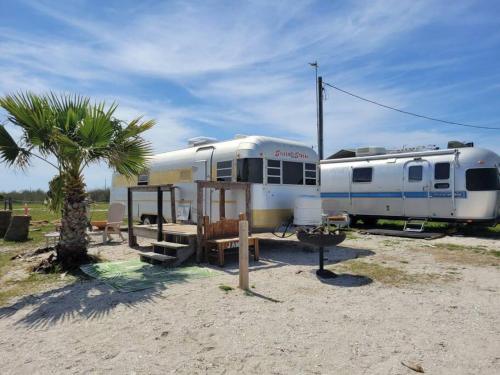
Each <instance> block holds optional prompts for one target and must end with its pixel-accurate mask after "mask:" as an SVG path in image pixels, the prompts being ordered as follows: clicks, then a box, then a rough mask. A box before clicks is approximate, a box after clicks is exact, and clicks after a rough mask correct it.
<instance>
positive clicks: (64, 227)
mask: <svg viewBox="0 0 500 375" xmlns="http://www.w3.org/2000/svg"><path fill="white" fill-rule="evenodd" d="M85 198H86V194H85V184H84V182H83V177H82V176H81V175H80V174H79V173H73V174H66V175H65V176H64V201H63V209H62V220H61V237H60V240H59V244H58V246H57V260H58V261H59V263H60V264H61V266H62V267H63V268H65V269H71V268H75V267H77V266H78V265H80V264H82V263H84V262H85V261H86V260H87V259H88V258H87V245H88V240H87V237H86V233H85V231H86V229H87V225H88V219H87V206H86V205H87V203H86V201H85Z"/></svg>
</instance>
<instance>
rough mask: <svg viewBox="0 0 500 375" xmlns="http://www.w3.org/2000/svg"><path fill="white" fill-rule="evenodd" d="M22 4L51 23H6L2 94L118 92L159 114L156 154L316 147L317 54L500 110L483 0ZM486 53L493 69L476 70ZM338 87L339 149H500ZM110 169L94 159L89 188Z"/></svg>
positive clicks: (454, 101)
mask: <svg viewBox="0 0 500 375" xmlns="http://www.w3.org/2000/svg"><path fill="white" fill-rule="evenodd" d="M24 4H25V5H27V6H28V8H27V9H30V10H31V12H32V13H31V14H30V17H33V19H36V20H37V21H39V23H43V24H44V25H50V27H48V26H46V27H45V28H44V27H43V25H42V26H40V27H39V29H37V31H34V30H33V29H30V28H18V27H16V26H15V20H14V21H13V23H12V24H9V23H5V24H4V25H3V26H2V27H0V68H1V69H2V73H1V74H0V94H1V93H6V92H11V91H16V90H26V89H31V90H34V91H38V92H40V91H47V90H55V91H59V90H61V91H75V92H79V93H83V94H87V95H91V96H92V97H95V98H96V99H98V100H101V99H106V100H107V101H108V102H111V101H114V100H117V101H118V102H119V103H120V104H121V106H120V112H119V115H120V116H122V117H124V118H131V117H135V116H137V115H145V116H146V117H154V118H156V119H157V120H158V126H157V127H156V128H155V129H154V130H152V131H151V133H150V134H149V135H148V137H149V139H150V140H151V141H152V142H153V144H154V147H155V151H158V152H160V151H166V150H169V149H173V148H179V147H182V146H183V145H184V144H185V141H186V138H189V137H191V136H195V135H201V134H205V135H211V136H215V137H218V138H226V137H230V136H232V135H233V134H235V133H244V134H252V133H253V134H256V133H257V134H269V135H273V136H283V137H286V138H293V139H297V140H302V141H304V142H305V143H307V144H314V143H315V126H316V108H315V82H314V72H313V71H312V70H311V68H310V67H309V66H308V64H307V63H308V62H310V61H313V60H315V59H318V60H319V62H320V71H321V74H323V75H324V77H325V80H327V81H330V82H334V83H337V84H338V85H339V86H341V87H345V88H347V89H349V90H352V91H354V92H357V93H359V94H361V95H363V96H366V97H369V98H373V99H376V100H379V101H381V102H385V103H388V104H390V105H393V106H396V107H401V108H405V109H409V110H413V111H417V112H419V111H420V112H423V113H427V114H430V115H434V116H437V117H448V118H452V119H455V120H463V121H470V122H488V123H492V122H494V121H495V120H496V119H498V110H497V109H494V108H499V107H500V106H499V105H498V104H500V103H497V101H495V99H491V96H492V95H493V93H496V92H497V91H498V89H497V88H496V81H497V80H498V78H499V77H500V72H499V71H498V68H497V67H496V65H494V64H493V63H489V62H488V61H490V60H491V59H492V58H496V60H497V59H498V58H499V57H500V56H498V52H495V51H498V50H499V48H498V47H499V46H500V40H499V39H498V38H497V37H495V35H494V34H495V33H493V32H491V30H495V28H496V27H498V26H500V22H499V21H498V19H499V17H496V16H495V11H492V10H491V9H487V10H486V9H485V8H482V7H480V6H479V5H478V4H477V3H474V2H469V1H461V2H458V3H454V5H453V6H449V4H447V3H445V2H442V3H440V2H435V1H419V2H414V1H386V0H384V1H382V0H378V1H371V2H343V3H334V2H320V1H312V0H311V1H297V2H289V1H273V2H268V1H257V0H256V1H251V2H230V1H228V2H224V1H223V2H220V1H207V2H198V3H196V4H195V3H189V2H184V1H172V2H167V3H165V2H154V1H152V2H123V1H117V2H113V1H111V2H105V3H103V4H100V5H99V7H98V8H99V9H98V10H97V7H95V6H94V5H93V4H92V2H90V3H88V2H76V3H71V4H70V3H61V2H58V3H57V6H56V4H55V3H53V2H51V1H27V2H26V3H24ZM23 14H24V13H23ZM496 14H497V15H498V12H496ZM42 21H43V22H42ZM471 28H473V29H474V30H475V34H472V33H470V32H468V30H470V29H471ZM476 34H477V35H476ZM458 36H459V37H458ZM475 64H480V65H481V67H482V69H476V70H475V71H473V70H471V69H470V68H469V67H470V66H472V65H475ZM327 96H328V100H327V101H326V103H325V135H326V149H327V151H328V152H330V151H331V152H333V151H335V150H336V149H338V148H341V147H352V146H356V145H366V144H381V145H388V146H394V147H396V146H400V145H403V144H428V143H440V144H443V143H445V142H446V141H447V140H449V139H450V138H458V139H472V140H476V142H481V143H482V144H483V145H484V146H487V147H492V148H498V145H497V143H498V142H497V141H495V139H494V137H491V133H485V132H480V131H478V132H471V131H469V130H466V129H459V128H446V127H443V126H440V125H438V124H433V123H425V122H422V121H418V120H415V119H413V118H408V117H404V116H402V115H399V114H395V113H391V112H388V111H387V110H383V109H380V108H377V107H373V106H371V105H369V104H367V103H363V102H358V101H356V100H355V99H353V98H350V97H346V96H343V95H341V94H339V93H336V92H334V91H332V90H327ZM479 102H480V103H481V108H480V109H478V107H479V105H478V104H477V103H479ZM487 106H489V107H488V108H487ZM490 107H491V108H493V109H490ZM0 168H3V167H0ZM98 171H100V172H98ZM107 173H109V172H108V171H107V170H105V169H103V168H101V169H99V170H97V169H95V170H92V173H89V174H88V179H87V180H88V183H89V185H97V184H99V183H100V182H99V181H102V178H103V174H107ZM40 181H41V180H40ZM12 186H19V185H18V184H17V182H16V183H15V184H12ZM40 186H42V183H40Z"/></svg>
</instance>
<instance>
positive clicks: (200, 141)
mask: <svg viewBox="0 0 500 375" xmlns="http://www.w3.org/2000/svg"><path fill="white" fill-rule="evenodd" d="M214 142H217V139H216V138H212V137H194V138H190V139H188V145H189V147H196V146H202V145H206V144H209V143H214Z"/></svg>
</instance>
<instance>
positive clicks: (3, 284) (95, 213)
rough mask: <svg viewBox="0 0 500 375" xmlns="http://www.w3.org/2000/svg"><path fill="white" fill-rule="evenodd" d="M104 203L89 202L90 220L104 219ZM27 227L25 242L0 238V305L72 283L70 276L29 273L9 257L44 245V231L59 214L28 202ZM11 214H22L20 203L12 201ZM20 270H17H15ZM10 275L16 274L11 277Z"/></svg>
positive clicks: (51, 229) (48, 229)
mask: <svg viewBox="0 0 500 375" xmlns="http://www.w3.org/2000/svg"><path fill="white" fill-rule="evenodd" d="M108 206H109V204H108V203H96V204H92V206H91V208H90V218H91V220H105V219H106V216H107V213H108ZM29 208H30V215H31V226H30V232H29V239H28V241H24V242H9V241H4V240H3V239H0V306H3V305H5V304H6V303H8V302H9V301H10V300H11V299H12V298H14V297H19V296H24V295H28V294H33V293H36V292H39V291H42V290H44V289H45V288H48V287H52V286H53V285H59V284H65V283H70V282H74V281H75V280H76V279H77V278H76V277H75V276H74V275H69V274H68V275H65V277H64V279H62V278H61V277H62V275H61V274H59V273H57V272H55V273H52V274H38V273H32V272H30V270H29V269H27V268H26V266H24V265H23V263H22V262H19V261H15V260H13V259H12V258H13V257H14V256H16V255H18V254H21V253H24V252H26V251H30V250H34V249H36V248H39V247H41V246H45V238H44V234H45V233H48V232H53V231H54V230H55V225H54V222H55V221H57V220H60V218H61V214H60V213H57V212H52V211H50V210H48V209H47V208H46V207H45V206H44V205H43V204H40V203H39V204H30V205H29ZM13 209H14V215H24V205H22V204H15V205H14V207H13ZM19 271H21V273H20V272H19ZM20 274H21V275H23V276H22V277H21V276H20ZM11 275H17V276H16V277H15V279H11V278H10V277H11Z"/></svg>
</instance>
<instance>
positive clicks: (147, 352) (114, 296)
mask: <svg viewBox="0 0 500 375" xmlns="http://www.w3.org/2000/svg"><path fill="white" fill-rule="evenodd" d="M355 237H356V238H354V239H350V240H347V241H345V243H344V244H342V247H340V248H339V249H337V250H336V251H331V252H330V254H329V257H330V261H329V263H330V265H329V268H331V269H333V270H335V271H336V272H337V273H339V274H340V276H339V277H337V278H336V279H332V280H330V281H329V282H322V281H320V280H318V279H317V278H316V276H315V274H314V269H315V266H316V262H317V253H314V252H311V251H305V250H304V249H302V247H301V246H291V245H286V246H279V247H276V246H274V247H269V246H268V245H264V246H263V247H262V251H261V256H262V260H261V262H259V264H257V265H255V264H254V265H253V267H252V273H251V275H250V283H251V285H253V286H254V288H252V293H251V294H248V293H244V292H242V291H239V290H233V291H229V292H224V291H222V290H221V289H220V288H219V286H220V285H229V286H233V287H236V285H237V274H236V269H235V266H236V263H235V262H232V263H230V264H229V265H228V266H227V267H226V268H225V269H224V271H225V272H224V274H222V275H221V276H217V277H214V278H208V279H201V280H194V281H190V282H187V283H183V284H176V285H171V286H168V288H158V289H155V290H153V289H150V290H146V291H142V292H135V293H127V294H121V293H117V292H115V291H113V290H112V289H110V288H109V287H107V286H106V285H104V284H102V283H100V282H98V281H95V280H90V281H84V282H77V283H76V284H72V285H69V286H63V287H61V288H59V289H55V290H51V291H49V292H45V293H43V294H41V295H37V296H32V297H27V298H23V299H21V300H20V301H18V302H17V303H14V304H12V305H10V306H8V307H5V308H1V309H0V332H1V333H2V334H1V335H0V364H1V368H2V370H1V372H2V373H3V374H25V373H108V372H111V373H117V374H122V373H140V374H142V373H154V374H161V373H181V374H206V373H208V374H236V373H248V374H251V373H255V374H299V373H300V374H332V373H335V374H414V373H415V372H413V371H412V370H410V369H408V368H407V367H404V366H403V365H402V364H401V362H402V361H404V362H405V363H418V364H420V365H421V366H422V367H423V368H424V370H425V372H426V373H429V374H497V373H498V371H499V369H500V349H499V348H500V324H499V323H500V318H499V311H500V298H499V287H500V267H499V264H500V258H498V257H496V256H494V255H491V253H489V252H488V251H490V250H500V249H498V241H489V240H476V239H471V238H444V239H440V240H437V241H432V242H429V241H416V240H406V239H393V238H387V237H375V236H361V235H357V236H355ZM450 243H453V244H455V245H457V246H458V248H456V247H455V248H453V250H448V249H447V247H446V246H448V244H450ZM439 244H444V245H439ZM429 245H432V246H429ZM460 246H462V247H464V248H460ZM478 246H482V247H479V248H478ZM466 248H467V249H466ZM92 251H96V252H100V254H101V255H102V256H103V257H105V258H107V259H127V258H130V257H135V256H136V254H135V253H134V251H133V250H130V249H127V248H126V246H122V245H114V246H96V247H94V248H93V250H92ZM457 254H458V255H457ZM461 254H465V255H464V256H461Z"/></svg>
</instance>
